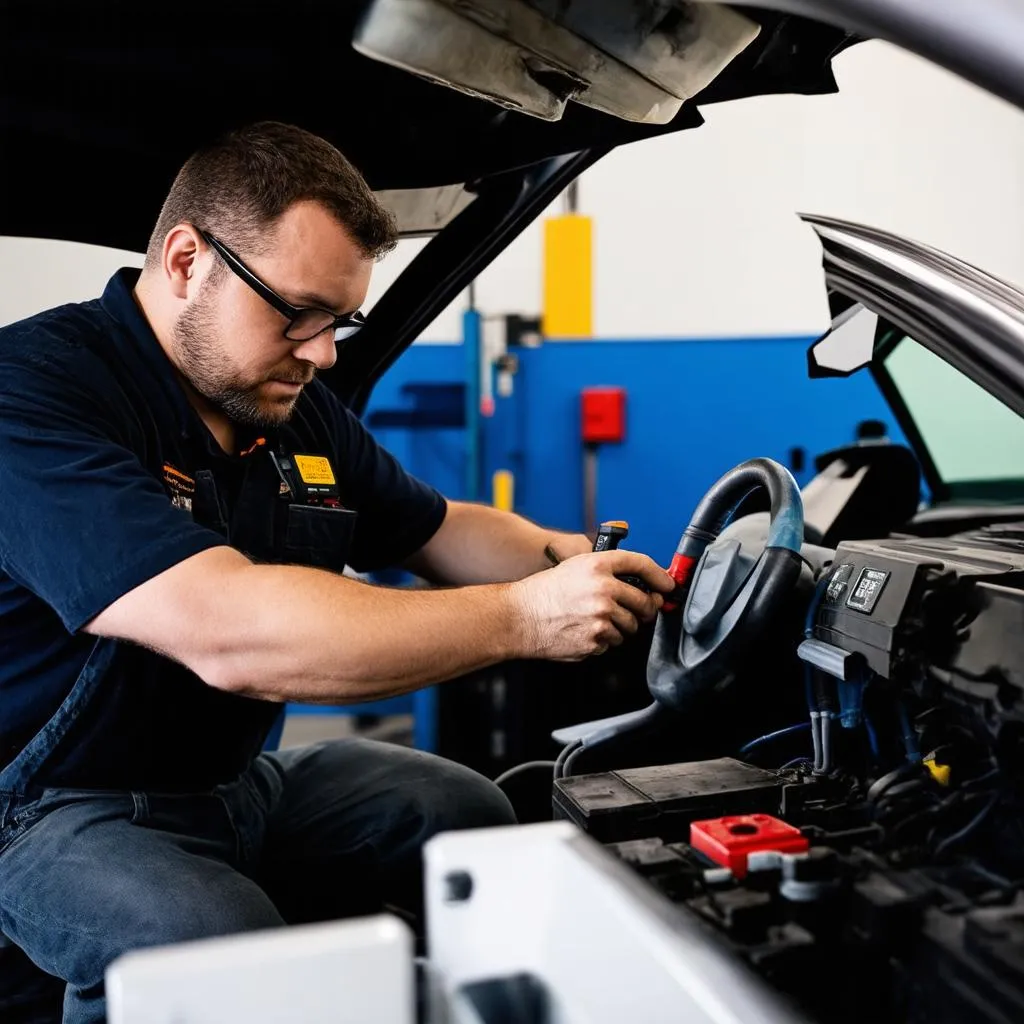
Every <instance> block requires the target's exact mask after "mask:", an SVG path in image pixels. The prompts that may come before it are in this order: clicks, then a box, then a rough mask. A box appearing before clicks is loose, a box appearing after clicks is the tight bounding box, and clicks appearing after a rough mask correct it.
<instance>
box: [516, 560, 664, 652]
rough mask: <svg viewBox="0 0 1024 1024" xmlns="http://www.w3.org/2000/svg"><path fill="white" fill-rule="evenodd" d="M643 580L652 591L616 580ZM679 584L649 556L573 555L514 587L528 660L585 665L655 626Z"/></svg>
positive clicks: (518, 617) (518, 619)
mask: <svg viewBox="0 0 1024 1024" xmlns="http://www.w3.org/2000/svg"><path fill="white" fill-rule="evenodd" d="M617 575H619V576H639V577H640V578H641V579H642V580H643V581H644V582H645V583H646V584H647V585H648V586H649V587H650V588H651V590H652V591H653V593H651V594H645V593H644V592H643V591H642V590H638V589H637V588H636V587H632V586H630V585H629V584H628V583H623V582H622V581H621V580H618V579H616V578H615V577H616V576H617ZM674 587H675V581H674V580H673V579H672V577H671V576H669V574H668V573H667V572H665V571H664V570H663V569H661V568H660V567H659V566H658V565H656V564H655V563H654V562H653V561H652V560H651V559H650V558H648V557H647V556H646V555H641V554H637V553H636V552H633V551H603V552H601V553H599V554H593V553H589V554H583V555H575V556H574V557H572V558H569V559H567V560H566V561H564V562H562V563H561V565H558V566H555V567H554V568H553V569H551V570H550V571H548V572H542V573H537V574H536V575H534V576H529V577H527V578H526V579H524V580H520V581H519V582H517V583H514V584H511V586H510V591H511V597H512V601H513V607H514V609H515V611H516V612H517V613H518V615H517V621H518V623H519V624H520V625H521V628H522V629H524V631H525V633H524V644H523V646H524V655H525V656H526V657H533V658H547V659H549V660H554V661H581V660H582V659H584V658H586V657H589V656H590V655H593V654H603V653H604V652H605V651H607V650H608V648H609V647H617V646H618V645H619V644H621V643H622V642H623V640H624V639H625V638H626V637H627V636H631V635H632V634H634V633H636V631H637V630H638V629H639V628H640V622H641V621H643V622H650V621H651V620H653V619H654V618H655V617H656V616H657V614H658V611H659V609H660V608H661V606H662V604H663V602H664V598H663V597H662V594H668V593H671V591H672V590H673V589H674Z"/></svg>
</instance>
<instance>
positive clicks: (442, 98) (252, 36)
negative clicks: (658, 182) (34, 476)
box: [0, 0, 1024, 410]
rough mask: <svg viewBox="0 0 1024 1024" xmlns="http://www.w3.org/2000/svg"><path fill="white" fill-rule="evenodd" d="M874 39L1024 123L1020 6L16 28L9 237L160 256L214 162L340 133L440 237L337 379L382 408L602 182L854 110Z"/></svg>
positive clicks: (467, 11) (439, 8)
mask: <svg viewBox="0 0 1024 1024" xmlns="http://www.w3.org/2000/svg"><path fill="white" fill-rule="evenodd" d="M813 19H819V20H813ZM866 36H876V37H879V38H884V39H888V40H890V41H893V42H895V43H897V44H899V45H902V46H905V47H906V48H908V49H910V50H914V51H916V52H918V53H921V54H923V55H924V56H926V57H929V58H931V59H933V60H935V61H937V62H938V63H941V64H944V65H945V66H947V67H949V68H951V69H952V70H954V71H957V72H959V73H961V74H963V75H964V76H965V77H968V78H970V79H972V80H973V81H975V82H977V83H979V84H981V85H983V86H985V87H987V88H989V89H991V90H992V91H994V92H997V93H999V94H1000V95H1003V96H1005V97H1007V98H1009V99H1011V100H1012V101H1014V102H1017V103H1018V104H1024V8H1022V7H1021V5H1020V4H1019V3H1017V2H1015V0H972V3H971V4H970V11H969V12H968V11H967V10H966V9H965V7H964V6H963V5H956V4H935V3H934V0H774V2H770V0H769V2H767V3H762V4H752V3H749V2H747V0H733V2H732V3H729V4H728V5H721V4H716V3H710V2H704V0H696V2H692V0H602V2H601V3H599V4H596V3H593V2H592V0H349V2H347V3H346V2H333V3H332V2H326V0H291V2H289V3H288V4H287V5H284V4H270V3H268V4H263V5H248V6H245V7H240V6H239V5H237V4H229V3H226V2H224V0H211V2H209V3H207V4H205V5H204V7H203V9H202V13H201V16H200V17H199V19H198V20H196V19H195V18H193V19H192V20H191V21H189V20H187V19H185V18H178V19H172V18H165V19H164V20H162V21H160V22H159V23H156V24H154V21H153V20H152V19H151V18H148V17H147V18H143V17H141V16H140V14H139V10H138V5H137V3H131V4H129V3H126V2H125V0H111V2H110V3H106V4H103V5H89V4H78V5H67V4H63V3H61V4H58V3H53V2H52V0H35V2H33V3H27V2H26V3H22V4H21V5H19V6H17V7H15V8H12V7H11V6H8V7H7V8H5V12H4V16H3V31H2V32H0V153H2V154H3V159H2V161H0V168H2V170H0V185H2V187H0V234H6V235H24V236H34V237H42V238H60V239H68V240H73V241H79V242H88V243H94V244H99V245H108V246H114V247H118V248H125V249H131V250H136V251H140V250H141V249H143V248H144V246H145V244H146V241H147V238H148V234H149V232H150V230H151V227H152V225H153V223H154V222H155V219H156V216H157V214H158V211H159V208H160V204H161V202H162V200H163V197H164V196H165V194H166V191H167V189H168V187H169V185H170V183H171V180H172V179H173V176H174V174H175V173H176V172H177V170H178V168H179V167H180V165H181V164H182V162H183V161H184V160H185V158H186V157H187V156H188V155H189V154H190V153H191V152H193V151H194V150H195V149H196V148H197V147H198V146H200V145H202V144H203V143H204V142H206V141H207V140H209V139H211V138H213V137H214V136H216V135H218V134H220V133H221V132H223V131H224V130H226V129H228V128H230V127H232V126H235V125H239V124H242V123H246V122H250V121H254V120H259V119H277V120H283V121H289V122H292V123H295V124H298V125H301V126H303V127H305V128H308V129H310V130H311V131H314V132H317V133H318V134H320V135H323V136H324V137H325V138H327V139H329V140H330V141H332V142H334V143H335V144H336V145H337V146H338V147H339V148H340V149H341V150H342V151H343V152H345V153H346V154H347V155H348V156H349V157H350V158H351V159H352V161H353V162H354V163H355V164H356V166H358V167H359V169H360V170H361V171H362V172H363V173H364V175H365V176H366V178H367V180H368V181H369V183H370V185H371V187H373V188H374V189H375V190H377V191H378V192H379V193H381V194H382V195H383V197H384V199H385V202H386V203H387V204H388V205H389V206H390V207H391V208H392V209H393V210H395V211H396V213H397V215H398V217H399V220H400V223H401V226H402V228H403V230H404V231H405V232H406V233H424V232H426V233H431V232H437V233H436V235H435V237H434V238H433V240H432V241H431V243H430V245H428V246H427V247H426V249H425V250H424V251H423V252H422V253H421V254H420V256H419V257H418V258H417V259H416V260H414V261H413V263H412V264H411V265H410V266H409V267H408V269H407V270H406V271H405V272H404V273H403V274H402V275H401V276H400V277H399V279H398V280H397V281H396V282H395V283H394V284H393V285H392V287H391V288H390V289H389V290H388V292H387V293H386V294H385V295H384V296H383V297H382V298H381V300H380V301H379V302H378V303H377V304H376V306H375V307H374V309H373V311H372V313H371V315H370V317H369V320H368V324H367V326H366V328H364V330H363V331H362V332H360V337H359V344H358V346H354V345H353V346H347V347H344V348H343V349H342V351H341V352H340V353H339V359H338V363H337V365H336V367H335V369H334V371H332V373H331V374H329V375H326V377H325V379H326V380H327V383H328V384H329V385H330V386H332V387H334V389H335V390H336V391H337V392H338V394H339V395H340V396H341V397H342V399H343V400H345V401H347V402H349V403H350V404H351V405H352V407H353V408H355V409H356V410H361V408H362V407H363V406H364V405H365V402H366V399H367V397H368V395H369V393H370V390H371V389H372V387H373V384H374V382H375V381H376V380H377V379H378V378H379V376H380V374H382V373H383V372H384V371H385V370H386V369H387V368H388V367H389V366H390V365H391V364H392V363H393V362H394V360H395V359H396V358H397V357H398V355H399V354H400V353H401V352H402V351H404V349H405V348H406V347H407V346H408V345H409V344H410V343H411V342H412V341H413V340H414V339H415V337H416V336H417V334H418V333H419V332H421V331H422V330H423V328H424V327H425V326H426V325H427V324H428V323H429V322H430V320H431V319H432V318H433V317H434V316H436V315H437V313H439V312H440V311H441V310H442V309H444V308H445V306H447V305H448V303H449V302H450V301H451V300H452V299H453V298H454V297H455V296H456V295H457V294H458V293H459V292H460V291H461V290H462V289H463V288H465V287H466V285H467V284H468V283H469V282H470V281H471V280H472V279H473V278H474V277H476V276H477V274H479V273H480V271H481V270H482V269H484V267H486V266H487V264H488V263H489V262H490V261H491V260H493V259H494V257H495V256H497V255H498V253H500V252H501V251H502V250H503V249H504V248H505V247H506V246H507V245H508V244H509V242H510V241H511V240H512V239H513V238H515V237H516V236H517V235H518V234H519V233H520V232H521V231H522V230H523V228H525V227H526V225H527V224H529V223H530V222H531V221H532V220H533V219H535V218H536V217H537V216H538V215H539V214H540V213H541V212H542V211H543V210H544V208H545V207H546V206H547V205H548V204H549V203H550V202H551V201H552V200H553V199H554V198H555V197H556V196H557V195H558V194H559V193H560V192H561V191H562V190H563V189H564V188H565V187H566V186H567V185H568V184H569V183H570V182H571V181H572V180H573V179H574V178H575V177H576V176H577V175H578V174H580V173H581V172H582V171H583V170H585V169H586V168H587V167H588V166H590V165H591V164H592V163H593V162H594V161H595V160H598V159H600V158H601V157H602V156H603V155H604V154H605V153H607V152H608V151H609V150H610V149H612V148H614V147H615V146H618V145H622V144H624V143H627V142H631V141H635V140H638V139H642V138H647V137H650V136H653V135H658V134H663V133H665V132H672V131H679V130H682V129H685V128H693V127H698V126H699V125H700V124H701V116H700V113H699V108H700V107H701V106H702V105H704V104H708V103H714V102H718V101H722V100H732V99H738V98H741V97H746V96H752V95H762V94H768V93H780V92H796V93H809V94H811V93H822V92H829V91H834V89H835V81H834V79H833V76H832V71H831V59H832V57H833V56H834V55H835V54H836V53H837V52H838V51H839V50H840V49H842V48H843V47H845V46H847V45H849V44H850V43H851V42H854V41H856V39H857V38H861V37H866ZM438 229H440V230H438Z"/></svg>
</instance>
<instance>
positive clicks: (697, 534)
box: [679, 459, 803, 557]
mask: <svg viewBox="0 0 1024 1024" xmlns="http://www.w3.org/2000/svg"><path fill="white" fill-rule="evenodd" d="M760 488H764V490H765V491H767V492H768V498H769V500H770V502H771V519H772V527H771V531H770V532H769V535H768V543H767V545H766V546H767V547H769V548H774V547H784V548H788V549H789V550H790V551H799V550H800V545H801V544H802V543H803V502H802V500H801V498H800V488H799V487H798V486H797V484H796V481H795V480H794V479H793V477H792V476H791V475H790V473H789V472H788V471H787V470H786V469H785V468H784V467H783V466H781V465H779V464H778V463H777V462H773V461H772V460H771V459H751V460H750V461H749V462H744V463H743V464H742V465H740V466H737V467H736V468H735V469H731V470H730V471H729V472H728V473H726V474H725V475H724V476H723V477H721V478H720V479H719V480H717V481H716V482H715V483H714V484H713V485H712V486H711V489H710V490H709V491H708V492H707V494H705V495H704V497H703V498H701V500H700V503H699V504H698V505H697V508H696V510H695V511H694V513H693V517H692V518H691V520H690V525H689V526H688V527H687V528H686V530H685V531H684V533H683V540H682V541H680V544H679V551H680V552H681V553H683V554H692V555H693V556H695V557H699V556H700V555H701V554H702V553H703V551H704V548H705V547H707V545H708V544H709V543H710V542H711V541H713V540H714V539H715V538H716V537H717V536H718V535H719V534H720V533H721V532H722V530H724V529H725V527H726V526H727V525H728V523H729V520H730V519H731V518H732V516H733V514H734V513H735V511H736V509H737V508H738V507H739V506H740V504H741V503H742V502H743V500H744V499H745V498H746V497H747V496H748V495H749V494H750V493H751V492H752V491H756V490H758V489H760ZM687 538H689V539H690V540H692V541H693V544H692V551H690V550H686V549H687V548H689V547H691V545H688V544H687V543H686V542H687Z"/></svg>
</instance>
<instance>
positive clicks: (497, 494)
mask: <svg viewBox="0 0 1024 1024" xmlns="http://www.w3.org/2000/svg"><path fill="white" fill-rule="evenodd" d="M515 493H516V478H515V477H514V476H513V475H512V474H511V472H509V470H507V469H499V470H498V471H497V472H496V473H495V474H494V476H493V478H492V479H491V495H492V504H493V505H494V507H495V508H500V509H501V510H502V511H503V512H512V511H514V509H515Z"/></svg>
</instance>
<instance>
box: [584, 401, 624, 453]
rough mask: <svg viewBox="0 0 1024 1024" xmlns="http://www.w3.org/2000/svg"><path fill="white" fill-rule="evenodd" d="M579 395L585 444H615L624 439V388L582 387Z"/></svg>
mask: <svg viewBox="0 0 1024 1024" xmlns="http://www.w3.org/2000/svg"><path fill="white" fill-rule="evenodd" d="M581 397H582V400H583V401H582V406H583V417H582V433H583V442H584V443H585V444H617V443H621V442H622V441H625V440H626V389H625V388H584V389H583V391H582V392H581Z"/></svg>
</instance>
